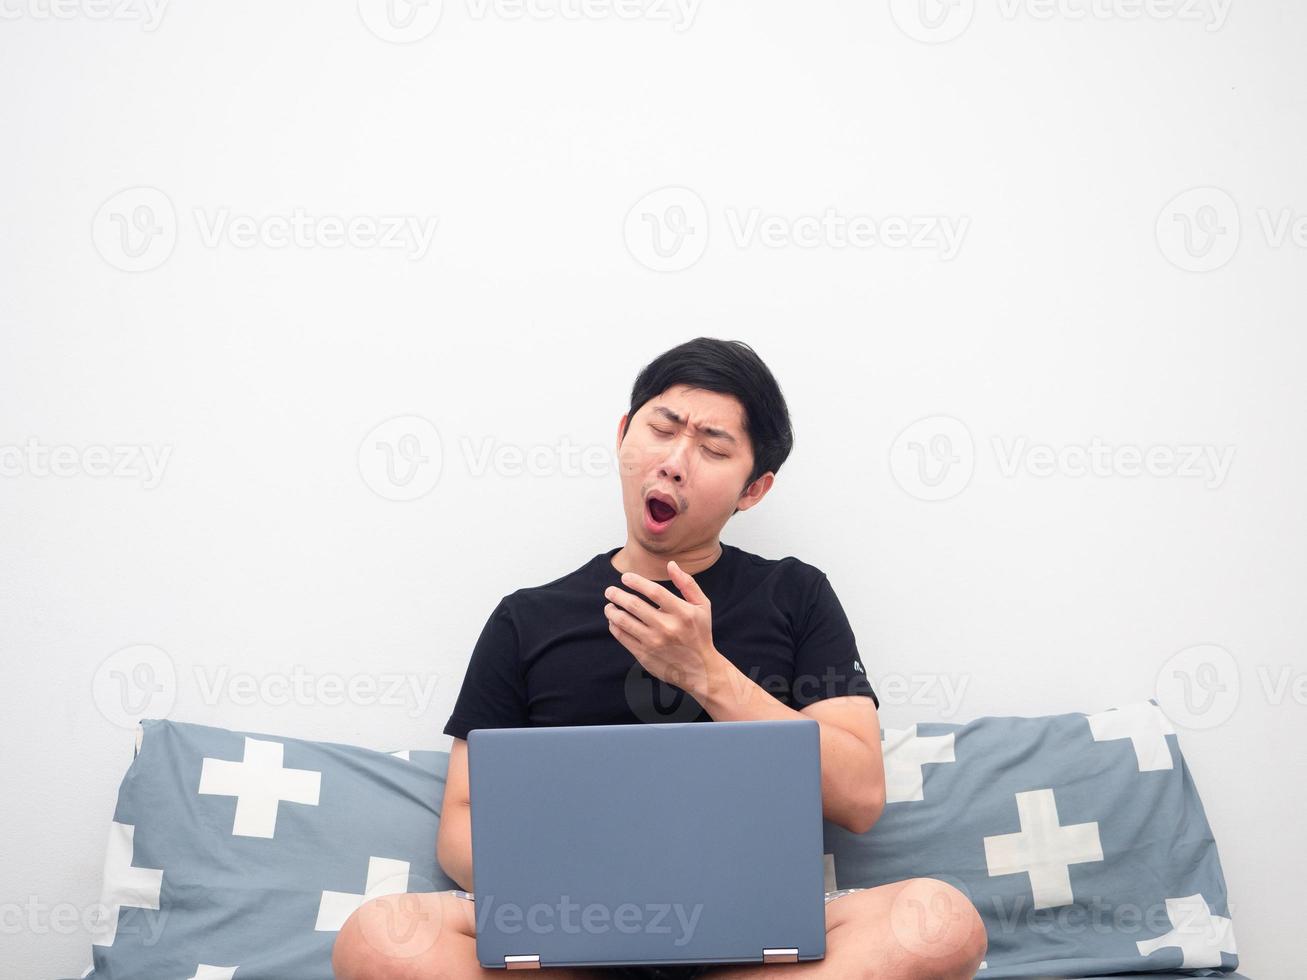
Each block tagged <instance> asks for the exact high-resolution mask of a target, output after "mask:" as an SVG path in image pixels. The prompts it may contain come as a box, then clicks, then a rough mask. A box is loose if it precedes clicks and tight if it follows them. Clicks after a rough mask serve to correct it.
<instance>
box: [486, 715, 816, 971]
mask: <svg viewBox="0 0 1307 980" xmlns="http://www.w3.org/2000/svg"><path fill="white" fill-rule="evenodd" d="M467 750H468V792H469V803H470V805H471V810H472V868H473V894H474V896H475V903H476V906H475V913H476V948H477V960H478V961H479V962H480V964H481V966H482V967H484V968H486V969H510V970H513V969H536V968H541V969H543V968H548V967H556V966H570V967H604V966H613V967H618V966H645V965H648V966H653V965H679V964H691V963H708V964H713V965H716V964H728V963H738V964H761V963H783V962H789V963H796V962H801V961H806V960H820V959H823V958H824V957H825V955H826V912H825V880H824V879H825V872H824V864H823V857H822V855H823V848H822V833H823V818H822V806H821V743H820V736H819V726H818V724H817V722H816V721H815V720H814V719H810V718H803V719H786V720H784V721H720V722H688V723H684V724H637V725H588V726H545V727H539V728H480V729H473V730H472V731H470V732H469V733H468V739H467Z"/></svg>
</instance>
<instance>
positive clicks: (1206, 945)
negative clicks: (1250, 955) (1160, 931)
mask: <svg viewBox="0 0 1307 980" xmlns="http://www.w3.org/2000/svg"><path fill="white" fill-rule="evenodd" d="M1166 916H1167V918H1169V919H1170V920H1171V922H1172V924H1174V925H1175V928H1174V929H1172V930H1171V931H1170V932H1168V933H1166V934H1165V935H1162V936H1158V937H1157V938H1156V939H1146V940H1143V941H1142V942H1136V943H1135V945H1136V946H1138V947H1139V953H1140V955H1142V956H1147V955H1148V954H1149V953H1153V952H1155V951H1157V950H1159V949H1165V948H1167V947H1172V946H1179V947H1180V952H1181V954H1182V955H1183V961H1182V962H1181V963H1180V968H1181V969H1182V970H1194V969H1197V968H1198V967H1203V966H1220V965H1221V953H1222V952H1226V953H1229V954H1230V955H1231V956H1234V955H1236V954H1237V953H1238V952H1239V951H1238V950H1237V949H1235V945H1234V923H1232V922H1231V921H1230V920H1229V919H1227V918H1225V917H1224V916H1221V915H1212V909H1211V906H1209V905H1208V904H1207V902H1206V900H1205V899H1204V898H1203V896H1202V895H1201V894H1197V895H1186V896H1185V897H1184V898H1168V899H1167V900H1166Z"/></svg>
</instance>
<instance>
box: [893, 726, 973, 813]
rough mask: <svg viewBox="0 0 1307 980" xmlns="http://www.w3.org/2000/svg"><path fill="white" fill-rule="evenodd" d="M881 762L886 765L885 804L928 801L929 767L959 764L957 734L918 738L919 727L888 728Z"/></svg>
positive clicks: (919, 736) (920, 736)
mask: <svg viewBox="0 0 1307 980" xmlns="http://www.w3.org/2000/svg"><path fill="white" fill-rule="evenodd" d="M881 744H882V745H883V746H884V749H883V751H882V752H881V758H882V760H883V761H884V763H885V802H886V803H906V802H908V801H910V800H924V799H925V798H926V797H925V793H924V792H923V789H922V786H923V784H924V783H925V774H924V773H923V772H922V767H923V766H926V765H928V764H938V763H942V762H956V761H957V760H956V759H954V758H953V733H952V732H949V733H948V734H946V735H918V734H917V726H916V725H913V726H912V727H911V728H902V729H898V728H887V729H885V737H884V738H882V739H881Z"/></svg>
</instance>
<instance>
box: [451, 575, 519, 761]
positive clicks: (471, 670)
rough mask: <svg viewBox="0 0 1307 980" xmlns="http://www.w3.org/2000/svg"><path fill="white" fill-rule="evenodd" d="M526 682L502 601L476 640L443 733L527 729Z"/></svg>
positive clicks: (461, 735)
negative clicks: (493, 729) (484, 729)
mask: <svg viewBox="0 0 1307 980" xmlns="http://www.w3.org/2000/svg"><path fill="white" fill-rule="evenodd" d="M527 726H528V719H527V708H526V683H525V681H524V679H523V677H522V668H521V660H520V658H519V655H518V640H517V629H516V627H515V626H514V625H513V617H512V614H511V613H510V611H509V609H508V605H507V604H506V603H505V601H504V600H503V599H501V600H500V601H499V605H498V606H496V607H495V611H494V612H492V613H491V614H490V618H489V619H488V620H486V625H485V626H484V627H482V629H481V636H480V637H478V638H477V642H476V646H475V647H473V649H472V656H471V658H470V659H469V660H468V665H467V672H466V673H465V674H464V675H463V687H462V688H461V689H460V690H459V692H458V700H457V701H455V702H454V713H453V714H452V715H450V718H449V721H448V722H447V723H446V724H445V734H446V735H453V736H454V737H455V738H462V739H466V738H467V735H468V732H470V731H471V730H472V729H474V728H526V727H527Z"/></svg>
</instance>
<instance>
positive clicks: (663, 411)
mask: <svg viewBox="0 0 1307 980" xmlns="http://www.w3.org/2000/svg"><path fill="white" fill-rule="evenodd" d="M653 411H654V414H655V415H661V416H662V417H663V418H665V419H667V421H669V422H675V423H676V424H677V425H680V424H681V423H683V422H684V421H685V419H683V418H681V417H680V416H679V415H677V414H676V413H675V412H673V411H672V410H671V409H670V408H668V407H667V406H665V405H655V406H654V410H653ZM698 429H699V431H700V432H702V433H703V434H704V435H706V436H712V437H713V438H714V439H725V440H726V441H727V442H730V443H734V442H736V441H737V440H736V438H735V436H733V435H731V434H730V433H729V432H727V431H726V430H725V429H715V428H713V427H712V426H710V425H701V426H698Z"/></svg>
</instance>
